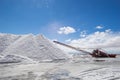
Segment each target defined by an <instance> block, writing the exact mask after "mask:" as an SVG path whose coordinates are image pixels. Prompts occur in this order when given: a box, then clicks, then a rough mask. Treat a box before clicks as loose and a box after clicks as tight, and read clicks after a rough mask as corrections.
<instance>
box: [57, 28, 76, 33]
mask: <svg viewBox="0 0 120 80" xmlns="http://www.w3.org/2000/svg"><path fill="white" fill-rule="evenodd" d="M57 32H58V34H70V33H74V32H76V30H75V29H74V28H73V27H70V26H67V27H61V28H59V30H58V31H57Z"/></svg>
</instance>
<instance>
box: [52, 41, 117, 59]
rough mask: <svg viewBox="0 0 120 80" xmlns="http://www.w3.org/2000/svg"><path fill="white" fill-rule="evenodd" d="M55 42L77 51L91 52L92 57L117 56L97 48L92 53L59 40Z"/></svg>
mask: <svg viewBox="0 0 120 80" xmlns="http://www.w3.org/2000/svg"><path fill="white" fill-rule="evenodd" d="M53 42H54V43H57V44H60V45H63V46H66V47H69V48H71V49H75V50H77V51H80V52H83V53H86V54H90V55H91V56H92V57H97V58H115V57H116V54H108V53H106V52H103V51H101V50H99V49H95V50H93V52H92V53H90V52H87V51H85V50H82V49H80V48H76V47H73V46H70V45H67V44H64V43H61V42H58V41H53Z"/></svg>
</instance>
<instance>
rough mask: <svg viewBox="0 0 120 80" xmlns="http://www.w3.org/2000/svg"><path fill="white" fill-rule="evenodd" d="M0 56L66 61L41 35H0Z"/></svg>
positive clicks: (58, 50)
mask: <svg viewBox="0 0 120 80" xmlns="http://www.w3.org/2000/svg"><path fill="white" fill-rule="evenodd" d="M0 55H4V56H6V55H20V56H25V57H28V58H30V59H33V60H36V61H40V60H46V59H47V60H54V59H67V58H68V57H67V56H66V54H65V53H64V52H63V51H62V50H60V49H59V48H57V46H56V45H55V44H54V43H53V42H52V41H50V40H48V39H47V38H45V37H44V36H43V35H33V34H27V35H13V34H2V33H1V34H0Z"/></svg>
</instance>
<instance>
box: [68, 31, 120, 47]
mask: <svg viewBox="0 0 120 80" xmlns="http://www.w3.org/2000/svg"><path fill="white" fill-rule="evenodd" d="M70 45H72V46H76V47H83V48H107V47H120V34H119V33H118V34H117V33H113V32H112V31H111V30H110V29H108V30H105V31H104V32H99V31H97V32H95V33H93V34H90V35H87V36H86V37H84V38H80V39H75V40H71V42H70Z"/></svg>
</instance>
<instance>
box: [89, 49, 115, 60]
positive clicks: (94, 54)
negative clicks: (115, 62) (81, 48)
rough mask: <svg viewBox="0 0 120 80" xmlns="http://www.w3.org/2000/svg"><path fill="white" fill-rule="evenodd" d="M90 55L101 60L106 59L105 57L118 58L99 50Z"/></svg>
mask: <svg viewBox="0 0 120 80" xmlns="http://www.w3.org/2000/svg"><path fill="white" fill-rule="evenodd" d="M90 55H91V56H92V57H100V58H104V57H110V58H115V57H116V54H108V53H105V52H103V51H100V50H99V49H96V50H93V52H92V53H91V54H90Z"/></svg>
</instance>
